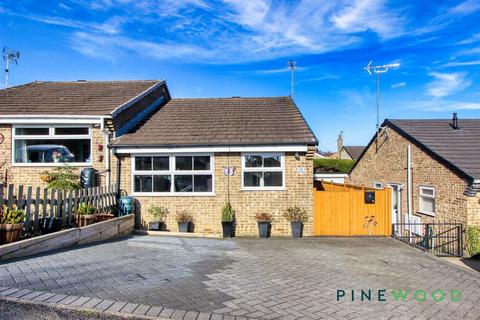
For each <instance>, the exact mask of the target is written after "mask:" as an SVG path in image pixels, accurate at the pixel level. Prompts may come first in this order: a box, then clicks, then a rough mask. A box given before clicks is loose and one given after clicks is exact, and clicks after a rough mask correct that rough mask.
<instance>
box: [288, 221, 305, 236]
mask: <svg viewBox="0 0 480 320" xmlns="http://www.w3.org/2000/svg"><path fill="white" fill-rule="evenodd" d="M291 225H292V237H293V238H301V237H302V235H303V222H301V221H292V222H291Z"/></svg>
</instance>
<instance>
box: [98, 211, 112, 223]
mask: <svg viewBox="0 0 480 320" xmlns="http://www.w3.org/2000/svg"><path fill="white" fill-rule="evenodd" d="M113 218H115V216H114V215H113V214H110V213H98V214H96V215H95V222H102V221H107V220H110V219H113Z"/></svg>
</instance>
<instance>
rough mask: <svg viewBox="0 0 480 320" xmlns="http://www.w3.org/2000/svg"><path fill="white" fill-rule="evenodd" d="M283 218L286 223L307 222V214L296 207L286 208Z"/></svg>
mask: <svg viewBox="0 0 480 320" xmlns="http://www.w3.org/2000/svg"><path fill="white" fill-rule="evenodd" d="M283 216H284V217H285V219H287V220H288V221H301V222H306V221H307V220H308V216H307V212H306V211H305V209H302V208H300V207H297V206H293V207H288V208H287V210H285V212H284V213H283Z"/></svg>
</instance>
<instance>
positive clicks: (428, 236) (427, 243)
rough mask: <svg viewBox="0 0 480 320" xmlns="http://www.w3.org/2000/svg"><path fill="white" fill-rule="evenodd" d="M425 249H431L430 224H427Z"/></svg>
mask: <svg viewBox="0 0 480 320" xmlns="http://www.w3.org/2000/svg"><path fill="white" fill-rule="evenodd" d="M425 249H427V251H428V250H429V249H430V224H429V223H427V224H426V225H425Z"/></svg>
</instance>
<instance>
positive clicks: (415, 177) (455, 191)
mask: <svg viewBox="0 0 480 320" xmlns="http://www.w3.org/2000/svg"><path fill="white" fill-rule="evenodd" d="M479 141H480V119H462V120H458V119H457V117H456V115H454V118H453V119H452V120H446V119H445V120H389V119H387V120H385V122H384V123H383V124H382V126H381V130H380V134H379V135H378V137H377V135H375V136H374V137H373V138H372V139H371V140H370V143H369V144H368V146H367V147H366V148H365V150H364V151H363V153H362V154H361V156H360V158H359V159H358V161H357V162H356V164H355V166H354V168H353V169H352V171H351V173H350V179H351V181H352V182H353V183H355V184H362V185H365V186H368V187H375V188H383V187H391V188H392V189H393V195H392V196H393V199H392V200H393V201H392V203H393V208H392V210H393V214H392V222H393V223H400V222H405V221H408V218H407V213H410V214H411V217H412V222H415V223H419V222H438V221H449V222H461V223H463V224H465V225H480V192H479V191H480V158H479V157H480V144H479ZM409 185H410V188H409Z"/></svg>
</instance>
